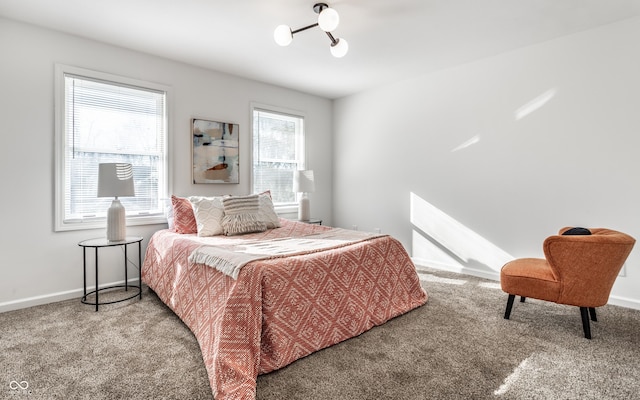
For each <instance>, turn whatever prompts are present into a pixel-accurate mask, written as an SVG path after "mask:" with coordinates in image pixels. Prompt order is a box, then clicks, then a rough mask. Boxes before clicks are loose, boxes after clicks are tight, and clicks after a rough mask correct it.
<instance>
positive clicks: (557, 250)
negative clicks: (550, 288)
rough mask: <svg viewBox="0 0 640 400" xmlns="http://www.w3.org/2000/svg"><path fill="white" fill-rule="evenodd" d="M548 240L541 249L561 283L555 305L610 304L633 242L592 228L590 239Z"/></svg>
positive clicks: (588, 236)
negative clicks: (616, 281) (612, 291)
mask: <svg viewBox="0 0 640 400" xmlns="http://www.w3.org/2000/svg"><path fill="white" fill-rule="evenodd" d="M566 229H568V228H563V229H561V230H560V232H559V234H558V235H553V236H549V237H548V238H547V239H546V240H545V241H544V245H543V250H544V254H545V257H546V259H547V262H548V263H549V265H550V266H551V269H552V270H553V273H554V276H555V278H556V279H557V280H558V281H559V282H560V283H561V289H560V296H559V298H558V301H557V302H558V303H561V304H569V305H574V306H578V307H600V306H603V305H605V304H607V302H608V301H609V294H610V293H611V288H612V287H613V284H614V282H615V280H616V277H617V276H618V274H619V273H620V270H621V269H622V266H623V265H624V262H625V261H626V259H627V257H628V256H629V253H631V249H633V245H634V244H635V239H634V238H632V237H631V236H629V235H627V234H625V233H622V232H617V231H614V230H611V229H604V228H592V229H590V231H591V235H562V233H563V232H564V231H565V230H566Z"/></svg>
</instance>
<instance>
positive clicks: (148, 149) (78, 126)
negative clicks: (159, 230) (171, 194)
mask: <svg viewBox="0 0 640 400" xmlns="http://www.w3.org/2000/svg"><path fill="white" fill-rule="evenodd" d="M166 114H167V113H166V93H165V92H164V91H160V90H155V89H148V88H141V87H134V86H130V85H126V84H121V83H118V82H110V81H104V80H101V79H94V78H91V77H86V76H78V75H74V74H68V73H65V74H64V138H65V146H64V147H65V154H64V159H65V168H64V222H66V223H68V222H72V221H78V220H83V219H91V218H103V217H104V216H105V215H106V211H107V209H108V208H109V206H110V204H111V201H112V200H113V199H111V198H98V197H97V190H98V164H100V163H103V162H123V163H130V164H132V166H133V176H134V187H135V197H123V198H121V199H120V201H121V202H122V204H123V205H124V207H125V209H126V212H127V217H133V216H148V215H159V214H163V213H164V200H163V199H162V198H163V197H165V196H166V195H165V193H166V176H165V175H166V173H165V170H166V168H165V165H164V164H165V163H166V155H165V141H166V136H167V132H166V127H167V115H166Z"/></svg>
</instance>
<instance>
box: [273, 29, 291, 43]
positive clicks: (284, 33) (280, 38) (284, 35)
mask: <svg viewBox="0 0 640 400" xmlns="http://www.w3.org/2000/svg"><path fill="white" fill-rule="evenodd" d="M273 39H274V40H275V41H276V43H278V44H279V45H280V46H288V45H289V44H291V42H292V41H293V34H292V33H291V28H290V27H289V26H288V25H278V27H277V28H276V30H275V31H273Z"/></svg>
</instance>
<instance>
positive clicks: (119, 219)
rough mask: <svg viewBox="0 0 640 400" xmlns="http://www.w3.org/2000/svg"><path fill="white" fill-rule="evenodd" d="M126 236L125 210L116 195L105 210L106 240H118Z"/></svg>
mask: <svg viewBox="0 0 640 400" xmlns="http://www.w3.org/2000/svg"><path fill="white" fill-rule="evenodd" d="M126 237H127V224H126V221H125V210H124V206H123V205H122V203H120V200H118V198H117V197H116V198H115V199H114V200H113V201H112V202H111V207H109V210H107V240H108V241H110V242H119V241H122V240H124V239H125V238H126Z"/></svg>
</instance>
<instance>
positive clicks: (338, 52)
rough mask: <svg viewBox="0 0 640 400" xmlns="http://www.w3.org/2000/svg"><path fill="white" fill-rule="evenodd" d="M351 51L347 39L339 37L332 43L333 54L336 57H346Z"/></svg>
mask: <svg viewBox="0 0 640 400" xmlns="http://www.w3.org/2000/svg"><path fill="white" fill-rule="evenodd" d="M348 51H349V43H347V41H346V40H344V39H340V38H337V39H336V42H335V43H332V44H331V54H332V55H333V56H334V57H336V58H341V57H344V56H345V54H347V52H348Z"/></svg>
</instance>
